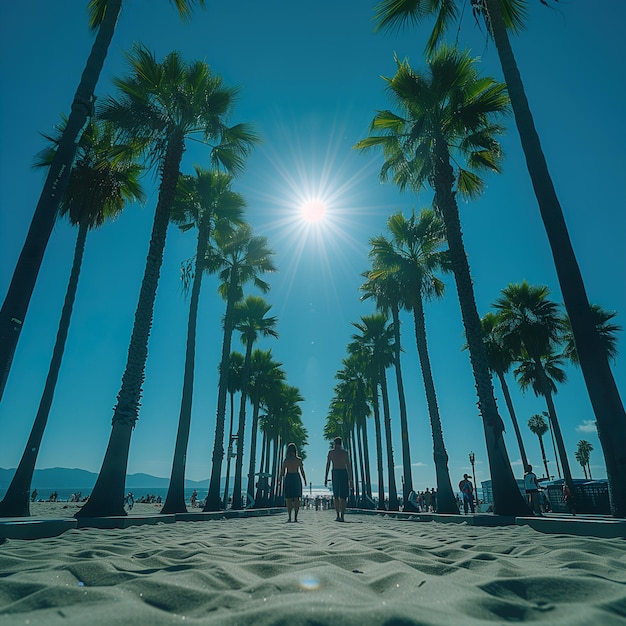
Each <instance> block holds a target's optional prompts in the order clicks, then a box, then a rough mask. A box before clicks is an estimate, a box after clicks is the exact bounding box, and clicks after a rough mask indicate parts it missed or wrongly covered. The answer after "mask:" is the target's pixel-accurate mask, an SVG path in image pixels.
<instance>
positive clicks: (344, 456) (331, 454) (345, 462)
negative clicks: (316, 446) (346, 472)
mask: <svg viewBox="0 0 626 626" xmlns="http://www.w3.org/2000/svg"><path fill="white" fill-rule="evenodd" d="M328 460H329V461H331V462H332V464H333V469H348V467H349V465H350V462H349V459H348V452H347V451H346V450H344V449H343V448H332V449H331V450H329V451H328Z"/></svg>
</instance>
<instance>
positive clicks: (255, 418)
mask: <svg viewBox="0 0 626 626" xmlns="http://www.w3.org/2000/svg"><path fill="white" fill-rule="evenodd" d="M259 409H260V406H259V403H258V402H255V403H254V406H253V409H252V432H251V433H250V464H249V465H248V489H247V490H246V493H247V496H246V508H251V507H253V506H254V505H255V499H254V470H255V465H256V440H257V434H258V431H259ZM251 503H252V504H251ZM257 508H258V507H257Z"/></svg>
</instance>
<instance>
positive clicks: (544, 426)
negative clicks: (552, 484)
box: [528, 413, 550, 479]
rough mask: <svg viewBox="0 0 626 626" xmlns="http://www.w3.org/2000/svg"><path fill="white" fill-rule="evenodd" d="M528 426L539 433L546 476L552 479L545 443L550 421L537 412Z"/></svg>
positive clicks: (536, 433)
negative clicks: (544, 438)
mask: <svg viewBox="0 0 626 626" xmlns="http://www.w3.org/2000/svg"><path fill="white" fill-rule="evenodd" d="M528 428H530V430H531V432H533V433H535V435H537V438H538V439H539V447H540V448H541V458H542V459H543V466H544V467H545V469H546V478H548V479H550V470H549V469H548V459H547V458H546V449H545V447H544V445H543V436H544V435H545V434H546V433H547V432H548V423H547V422H546V420H545V419H543V416H542V415H541V414H540V413H535V415H532V416H531V417H530V419H529V420H528Z"/></svg>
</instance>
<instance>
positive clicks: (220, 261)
mask: <svg viewBox="0 0 626 626" xmlns="http://www.w3.org/2000/svg"><path fill="white" fill-rule="evenodd" d="M273 254H274V253H273V252H272V250H270V249H269V248H268V246H267V240H266V239H265V237H260V236H258V235H254V234H253V232H252V227H251V226H250V225H249V224H244V225H243V226H241V227H239V228H238V229H236V230H235V231H234V232H233V234H232V235H231V236H230V237H228V238H226V239H222V238H221V237H218V236H217V233H216V242H215V245H214V246H211V247H210V249H209V251H208V253H207V268H208V269H209V271H213V272H217V274H218V278H219V280H220V286H219V292H220V295H221V296H222V298H223V299H224V300H226V313H225V314H224V338H223V342H222V356H221V360H220V363H222V366H221V367H220V378H219V383H218V385H219V386H218V392H217V416H216V420H215V441H214V444H213V458H212V462H211V479H210V482H209V492H208V494H207V498H206V503H205V506H204V510H205V511H218V510H219V509H220V507H221V497H220V479H221V472H222V460H223V458H224V421H225V417H226V394H227V393H228V368H227V366H226V364H227V362H228V355H229V354H230V346H231V340H232V333H233V328H234V323H235V304H236V303H237V302H239V301H241V299H242V298H243V286H244V285H245V284H247V283H249V282H251V283H252V284H253V285H254V286H255V287H256V288H257V289H259V291H261V292H262V293H267V292H268V291H269V288H270V286H269V284H268V283H267V282H265V281H264V280H262V279H261V277H260V276H261V274H266V273H268V272H274V271H275V270H276V268H275V266H274V262H273V261H272V256H273Z"/></svg>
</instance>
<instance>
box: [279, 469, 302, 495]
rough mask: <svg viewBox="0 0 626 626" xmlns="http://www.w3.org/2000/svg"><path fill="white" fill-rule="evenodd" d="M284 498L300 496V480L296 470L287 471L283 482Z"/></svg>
mask: <svg viewBox="0 0 626 626" xmlns="http://www.w3.org/2000/svg"><path fill="white" fill-rule="evenodd" d="M283 491H284V494H285V498H301V497H302V481H301V480H300V474H299V473H298V472H287V473H286V474H285V479H284V482H283Z"/></svg>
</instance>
